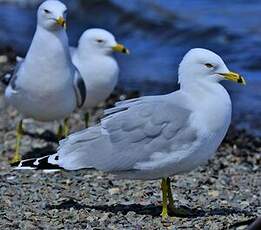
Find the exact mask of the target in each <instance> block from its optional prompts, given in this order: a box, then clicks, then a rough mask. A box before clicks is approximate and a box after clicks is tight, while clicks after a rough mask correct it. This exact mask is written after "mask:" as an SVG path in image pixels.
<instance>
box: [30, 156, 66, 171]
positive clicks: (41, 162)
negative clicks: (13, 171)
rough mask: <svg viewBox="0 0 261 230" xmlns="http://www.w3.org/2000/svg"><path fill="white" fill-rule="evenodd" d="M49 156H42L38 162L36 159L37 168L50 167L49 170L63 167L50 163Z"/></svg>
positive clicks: (35, 165)
mask: <svg viewBox="0 0 261 230" xmlns="http://www.w3.org/2000/svg"><path fill="white" fill-rule="evenodd" d="M48 158H49V156H48V157H45V158H42V159H39V160H38V162H37V163H36V161H34V165H33V166H34V167H35V169H37V170H44V169H49V170H53V169H63V168H61V167H60V166H58V165H53V164H50V163H48Z"/></svg>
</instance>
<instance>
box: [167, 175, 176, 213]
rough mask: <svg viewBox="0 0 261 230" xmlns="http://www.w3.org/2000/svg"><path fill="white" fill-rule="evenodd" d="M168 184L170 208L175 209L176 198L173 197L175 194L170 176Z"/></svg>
mask: <svg viewBox="0 0 261 230" xmlns="http://www.w3.org/2000/svg"><path fill="white" fill-rule="evenodd" d="M167 186H168V199H169V207H170V209H173V210H174V209H175V205H174V199H173V194H172V191H171V182H170V178H169V177H168V178H167Z"/></svg>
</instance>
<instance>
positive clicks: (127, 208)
mask: <svg viewBox="0 0 261 230" xmlns="http://www.w3.org/2000/svg"><path fill="white" fill-rule="evenodd" d="M70 208H74V209H77V210H80V209H95V210H98V211H104V212H111V213H115V214H117V213H118V212H121V213H122V214H123V215H126V214H127V213H128V212H135V213H136V214H140V215H150V216H153V217H157V216H160V214H161V206H159V205H154V204H150V205H140V204H128V205H124V204H115V205H83V204H80V203H78V202H76V201H74V200H72V199H70V200H67V201H65V202H63V203H61V204H58V205H47V206H46V209H70ZM186 209H187V210H188V212H190V213H189V214H186V215H176V214H174V215H173V216H177V217H184V218H188V217H190V218H197V217H206V216H227V215H230V214H244V215H252V214H251V213H250V212H246V211H242V210H238V209H233V208H230V209H229V208H216V209H212V210H199V209H190V208H187V207H186ZM171 216H172V215H171Z"/></svg>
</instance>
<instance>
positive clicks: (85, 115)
mask: <svg viewBox="0 0 261 230" xmlns="http://www.w3.org/2000/svg"><path fill="white" fill-rule="evenodd" d="M89 119H90V114H89V113H88V112H87V113H85V114H84V121H85V128H88V127H89Z"/></svg>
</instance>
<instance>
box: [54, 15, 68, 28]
mask: <svg viewBox="0 0 261 230" xmlns="http://www.w3.org/2000/svg"><path fill="white" fill-rule="evenodd" d="M56 23H57V24H58V25H60V26H62V27H64V28H66V21H65V19H64V18H63V17H59V18H57V19H56Z"/></svg>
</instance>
